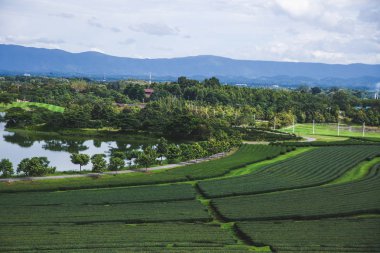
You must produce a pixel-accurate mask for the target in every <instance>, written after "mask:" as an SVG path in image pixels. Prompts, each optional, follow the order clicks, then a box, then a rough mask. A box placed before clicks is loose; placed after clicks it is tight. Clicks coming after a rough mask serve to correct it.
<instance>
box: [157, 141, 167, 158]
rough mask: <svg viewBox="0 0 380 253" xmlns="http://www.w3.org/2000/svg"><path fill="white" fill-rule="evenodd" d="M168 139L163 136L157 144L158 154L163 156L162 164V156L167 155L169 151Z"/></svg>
mask: <svg viewBox="0 0 380 253" xmlns="http://www.w3.org/2000/svg"><path fill="white" fill-rule="evenodd" d="M168 146H169V144H168V141H167V140H166V139H165V138H163V137H161V138H160V139H159V140H158V144H157V154H158V156H159V157H160V158H161V164H162V157H163V156H165V155H166V153H167V152H168Z"/></svg>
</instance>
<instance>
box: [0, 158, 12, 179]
mask: <svg viewBox="0 0 380 253" xmlns="http://www.w3.org/2000/svg"><path fill="white" fill-rule="evenodd" d="M0 172H1V174H2V176H3V177H10V176H12V175H13V174H14V171H13V164H12V162H11V161H9V159H2V160H1V161H0Z"/></svg>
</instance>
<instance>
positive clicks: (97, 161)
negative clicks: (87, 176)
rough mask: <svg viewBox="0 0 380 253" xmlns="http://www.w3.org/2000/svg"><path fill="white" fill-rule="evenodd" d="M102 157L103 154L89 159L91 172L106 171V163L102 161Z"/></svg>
mask: <svg viewBox="0 0 380 253" xmlns="http://www.w3.org/2000/svg"><path fill="white" fill-rule="evenodd" d="M104 157H105V155H104V154H95V155H93V156H92V157H91V163H92V171H93V172H102V171H105V170H106V169H107V161H106V160H105V159H104Z"/></svg>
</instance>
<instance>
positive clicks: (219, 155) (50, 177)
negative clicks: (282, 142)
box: [0, 152, 227, 182]
mask: <svg viewBox="0 0 380 253" xmlns="http://www.w3.org/2000/svg"><path fill="white" fill-rule="evenodd" d="M226 154H227V153H226V152H222V153H218V154H214V155H212V156H209V157H204V158H199V159H194V160H190V161H186V162H180V163H175V164H168V165H162V166H157V167H151V168H147V169H138V170H121V171H107V172H103V173H87V174H73V175H59V176H44V177H18V178H0V182H16V181H35V180H47V179H63V178H78V177H101V176H102V175H119V174H128V173H137V172H146V171H155V170H162V169H173V168H177V167H181V166H185V165H189V164H195V163H201V162H206V161H210V160H214V159H218V158H221V157H224V156H226Z"/></svg>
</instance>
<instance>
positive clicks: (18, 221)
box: [0, 145, 380, 253]
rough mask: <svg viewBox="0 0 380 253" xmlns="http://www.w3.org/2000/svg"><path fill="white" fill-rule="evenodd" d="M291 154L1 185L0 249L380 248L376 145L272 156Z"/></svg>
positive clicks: (247, 151)
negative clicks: (159, 169) (79, 179)
mask: <svg viewBox="0 0 380 253" xmlns="http://www.w3.org/2000/svg"><path fill="white" fill-rule="evenodd" d="M286 151H290V149H289V148H287V147H283V146H272V145H269V146H263V145H244V146H242V147H241V148H240V149H239V150H238V151H237V152H236V153H234V154H233V155H230V156H228V157H225V158H222V159H219V160H214V161H211V162H207V163H202V164H196V165H190V166H186V167H182V168H178V169H173V170H167V171H161V172H155V173H152V174H145V173H141V174H136V175H135V176H123V177H122V176H121V175H118V176H112V177H110V178H108V177H105V178H104V179H103V178H98V179H86V180H91V181H86V180H85V181H75V182H74V183H73V182H72V181H70V180H71V179H70V180H64V181H59V180H57V181H55V182H54V181H53V180H51V181H49V182H48V183H46V184H44V183H42V182H22V183H21V184H18V183H17V184H10V185H9V184H2V185H1V186H0V189H1V191H2V192H0V203H1V208H0V252H181V253H182V252H219V253H220V252H237V253H240V252H258V251H259V252H270V251H272V252H359V253H360V252H380V244H379V241H380V231H379V230H378V228H379V226H380V198H379V196H380V163H378V162H377V161H378V158H376V159H373V158H374V157H376V156H379V155H380V146H334V147H317V148H309V149H302V150H301V149H300V150H297V151H295V152H293V153H289V154H286V155H284V156H282V157H286V159H281V158H282V157H281V156H280V157H279V158H277V159H274V160H273V161H276V160H278V161H277V162H272V161H271V160H270V158H273V157H276V156H279V155H283V154H285V153H286ZM301 151H302V152H301ZM264 160H265V162H262V161H264ZM367 160H371V161H369V162H368V163H367V162H365V161H367ZM259 161H261V162H260V163H257V164H255V165H252V166H251V167H252V168H250V167H246V168H242V167H244V166H245V165H247V164H251V163H254V162H259ZM358 164H360V165H362V164H363V166H364V167H363V168H365V170H363V169H361V171H360V173H359V174H355V173H354V172H353V171H352V170H353V169H358V168H356V167H355V166H356V165H358ZM357 167H358V166H357ZM234 172H237V173H234ZM243 172H244V173H243ZM348 174H349V176H347V175H348ZM239 175H240V176H239ZM352 175H354V176H352ZM223 177H224V178H223ZM342 178H344V180H341V179H342ZM173 182H175V183H173ZM162 183H163V184H162ZM130 185H145V186H134V187H131V186H130ZM116 186H123V187H116ZM126 186H127V187H126ZM80 188H92V189H80ZM57 189H60V191H56V190H57ZM67 189H75V190H67ZM20 191H23V192H20ZM6 192H14V193H6Z"/></svg>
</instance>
